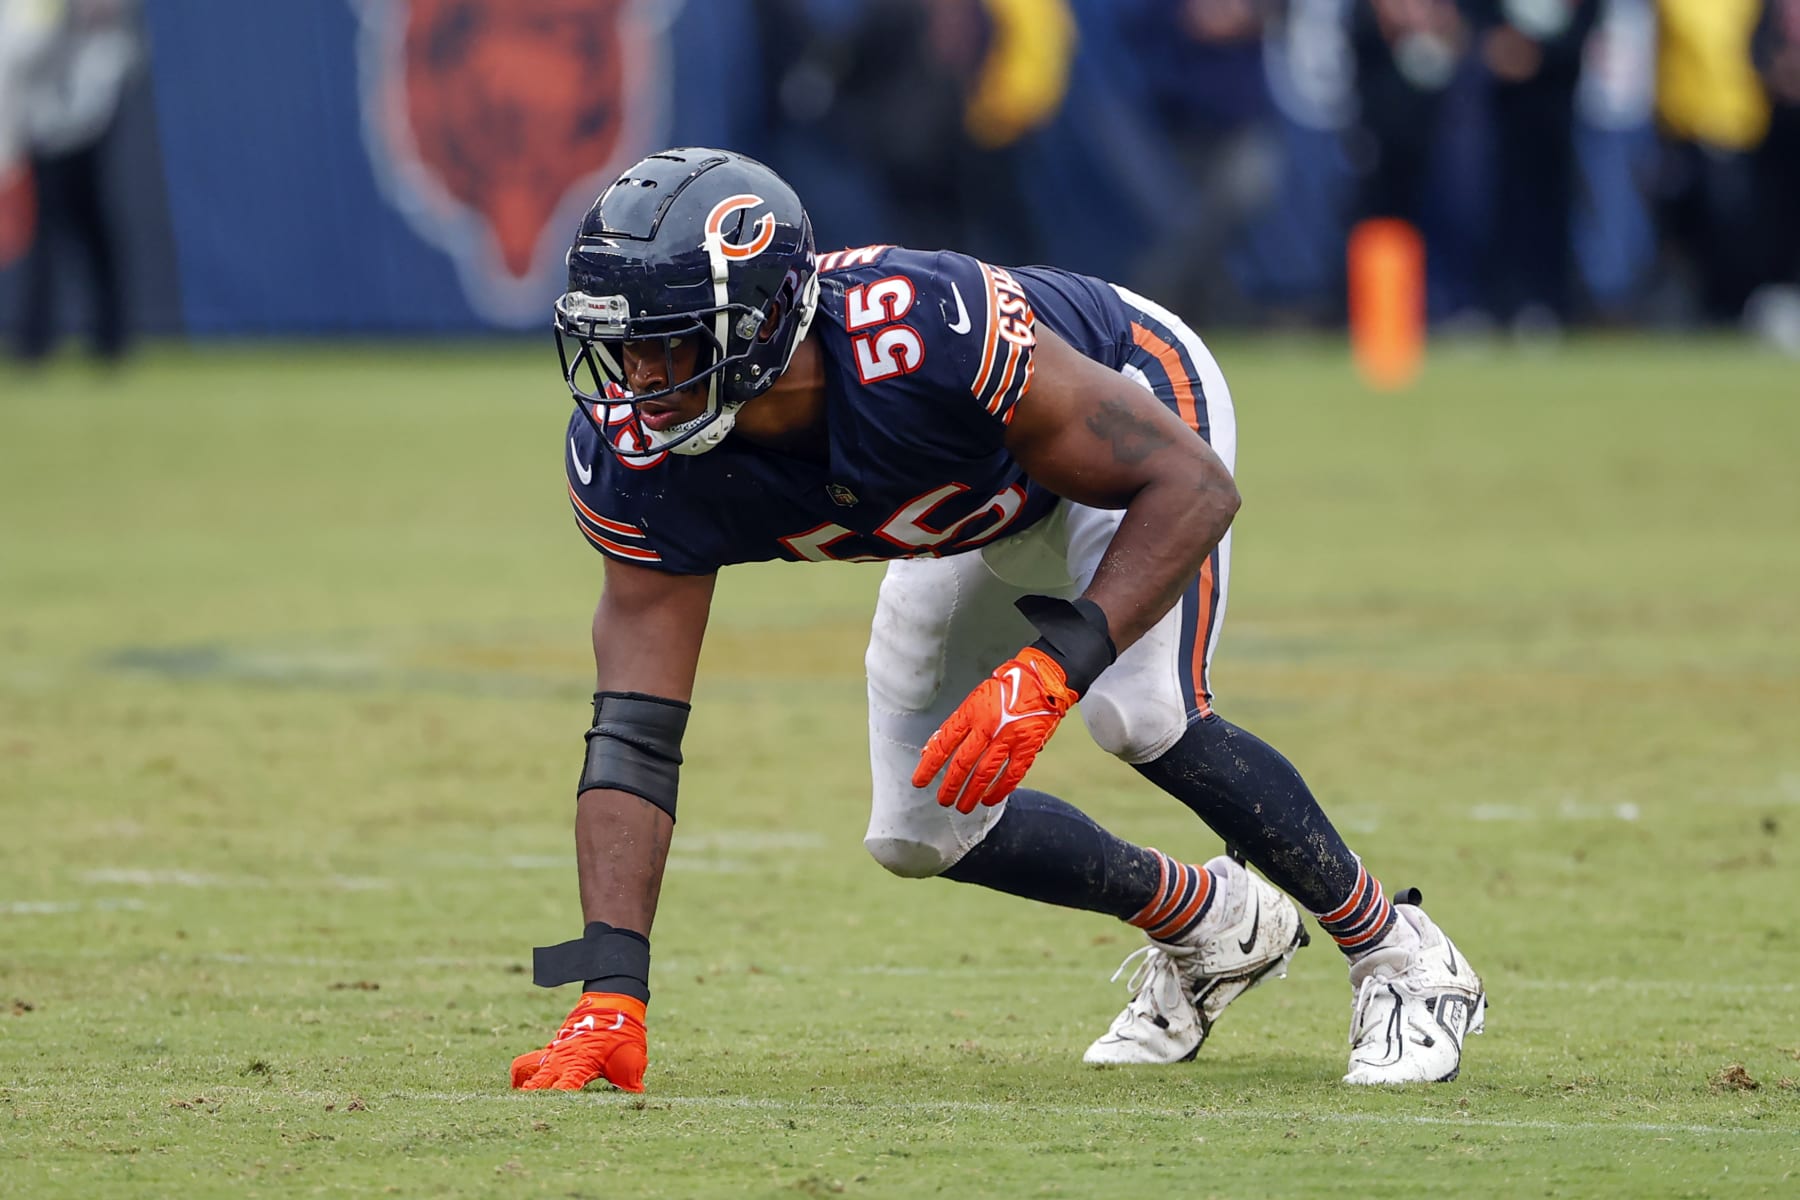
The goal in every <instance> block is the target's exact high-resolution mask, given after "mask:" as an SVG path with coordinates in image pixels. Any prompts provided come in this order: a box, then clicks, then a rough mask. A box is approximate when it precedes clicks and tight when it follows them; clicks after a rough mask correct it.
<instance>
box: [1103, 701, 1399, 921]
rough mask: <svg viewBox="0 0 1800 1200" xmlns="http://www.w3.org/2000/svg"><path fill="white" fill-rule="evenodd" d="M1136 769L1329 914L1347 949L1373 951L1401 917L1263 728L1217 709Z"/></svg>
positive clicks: (1319, 912) (1311, 907) (1314, 908)
mask: <svg viewBox="0 0 1800 1200" xmlns="http://www.w3.org/2000/svg"><path fill="white" fill-rule="evenodd" d="M1137 769H1138V771H1139V772H1140V773H1141V774H1142V775H1143V776H1144V778H1146V779H1148V780H1149V781H1150V782H1151V783H1154V784H1155V785H1156V786H1157V787H1159V788H1161V789H1162V790H1163V791H1165V792H1168V793H1169V794H1170V795H1171V796H1174V797H1175V798H1176V799H1177V800H1180V801H1181V802H1182V803H1183V804H1185V805H1187V806H1188V807H1189V808H1191V809H1193V810H1194V812H1195V813H1196V814H1197V815H1198V816H1199V817H1200V819H1201V820H1202V821H1205V822H1206V823H1207V825H1209V826H1211V827H1212V829H1213V831H1214V832H1215V833H1217V834H1218V835H1219V836H1220V837H1222V838H1224V839H1225V841H1226V843H1227V844H1228V845H1231V846H1234V847H1236V848H1237V850H1238V851H1239V852H1240V853H1242V854H1243V856H1244V857H1245V858H1247V859H1249V860H1250V861H1251V862H1252V863H1255V864H1256V866H1257V867H1258V868H1260V869H1261V871H1262V873H1263V874H1264V875H1266V876H1268V877H1269V882H1271V883H1273V884H1274V885H1275V886H1276V887H1278V888H1280V889H1281V890H1282V891H1284V892H1286V893H1288V895H1290V896H1292V897H1293V898H1294V899H1295V900H1297V901H1299V903H1300V904H1301V905H1302V906H1303V907H1304V908H1306V909H1307V911H1309V912H1311V913H1312V914H1313V915H1314V916H1317V917H1320V918H1321V922H1322V924H1323V925H1324V927H1325V931H1326V932H1327V933H1329V934H1331V935H1332V937H1333V938H1335V939H1337V941H1338V945H1339V947H1340V948H1341V949H1342V950H1343V951H1344V952H1345V953H1346V954H1353V953H1356V952H1359V951H1361V950H1365V949H1368V948H1369V947H1370V946H1372V945H1373V944H1374V943H1376V942H1378V941H1380V940H1381V936H1382V934H1384V933H1386V932H1387V929H1388V927H1389V926H1390V925H1391V924H1392V923H1393V919H1394V918H1393V910H1392V908H1391V906H1390V905H1389V904H1388V902H1387V901H1386V900H1385V899H1384V898H1383V897H1382V895H1381V885H1380V884H1379V883H1376V882H1375V881H1374V879H1373V878H1372V877H1371V876H1370V875H1369V874H1368V873H1367V872H1366V871H1364V870H1363V868H1362V863H1361V862H1360V861H1358V859H1357V857H1356V855H1354V854H1352V853H1351V852H1350V847H1348V846H1346V845H1345V844H1344V839H1343V838H1342V837H1340V836H1338V831H1337V830H1336V829H1335V828H1333V827H1332V824H1331V821H1330V819H1329V818H1327V817H1326V816H1325V813H1324V811H1323V810H1322V809H1321V808H1320V807H1319V802H1318V801H1317V800H1315V799H1313V794H1312V792H1311V790H1310V789H1308V788H1307V786H1306V781H1305V780H1304V779H1302V778H1301V777H1300V772H1298V771H1296V770H1295V769H1294V766H1293V764H1292V763H1290V762H1288V760H1287V759H1285V758H1283V757H1282V756H1281V754H1280V752H1279V751H1277V750H1276V749H1275V748H1274V747H1273V746H1270V745H1269V744H1268V743H1267V742H1265V741H1263V740H1262V739H1261V738H1259V737H1257V736H1256V735H1255V734H1253V733H1249V732H1247V731H1245V730H1242V729H1239V728H1238V727H1237V726H1236V725H1233V724H1232V723H1231V722H1229V721H1227V720H1225V719H1224V718H1223V717H1220V716H1219V715H1217V714H1216V713H1213V714H1208V715H1207V716H1205V717H1202V718H1200V719H1198V720H1196V721H1193V722H1192V723H1190V724H1189V725H1188V728H1187V732H1186V733H1185V734H1183V735H1182V737H1181V740H1180V741H1178V742H1176V743H1175V745H1174V746H1173V747H1172V748H1171V749H1170V750H1169V751H1168V752H1167V753H1166V754H1164V755H1163V756H1162V757H1161V758H1158V759H1156V760H1155V761H1154V762H1148V763H1144V764H1142V765H1141V766H1139V767H1138V768H1137ZM1371 885H1372V886H1371Z"/></svg>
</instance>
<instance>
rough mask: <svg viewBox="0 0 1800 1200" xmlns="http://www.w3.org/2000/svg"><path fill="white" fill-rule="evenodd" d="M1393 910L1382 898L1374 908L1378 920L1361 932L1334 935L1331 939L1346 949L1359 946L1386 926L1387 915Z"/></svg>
mask: <svg viewBox="0 0 1800 1200" xmlns="http://www.w3.org/2000/svg"><path fill="white" fill-rule="evenodd" d="M1393 911H1394V909H1393V906H1392V905H1391V904H1389V903H1388V902H1387V901H1386V900H1383V901H1382V902H1381V906H1380V907H1379V908H1377V909H1376V910H1375V912H1376V915H1377V916H1378V917H1379V918H1380V919H1379V920H1377V921H1375V922H1374V923H1373V924H1371V925H1370V926H1369V927H1368V928H1367V929H1365V930H1363V931H1362V932H1361V933H1358V934H1354V935H1352V936H1350V937H1337V936H1335V935H1334V936H1333V938H1332V940H1333V941H1335V942H1336V943H1337V944H1338V945H1340V946H1342V947H1343V948H1344V949H1346V950H1350V949H1353V948H1355V947H1357V946H1360V945H1362V944H1363V943H1364V942H1366V941H1369V940H1370V939H1372V938H1374V937H1376V936H1378V935H1379V934H1380V933H1381V931H1382V930H1384V929H1386V928H1387V925H1388V917H1389V916H1390V915H1392V913H1393Z"/></svg>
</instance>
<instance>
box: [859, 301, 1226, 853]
mask: <svg viewBox="0 0 1800 1200" xmlns="http://www.w3.org/2000/svg"><path fill="white" fill-rule="evenodd" d="M1115 290H1116V291H1118V292H1119V294H1120V296H1121V297H1122V298H1123V299H1124V300H1125V303H1126V305H1127V307H1128V308H1129V309H1131V310H1133V313H1132V315H1133V332H1134V334H1136V335H1137V336H1136V342H1137V347H1138V349H1137V352H1136V353H1135V354H1134V355H1133V356H1132V359H1131V361H1129V362H1127V363H1126V364H1125V366H1124V367H1123V368H1121V373H1123V374H1125V375H1127V376H1129V377H1131V378H1133V379H1136V380H1137V381H1138V382H1139V383H1142V384H1143V385H1144V386H1145V387H1148V388H1150V390H1151V391H1153V392H1155V393H1156V394H1157V395H1158V396H1159V397H1160V398H1161V399H1162V400H1163V401H1164V403H1166V404H1168V405H1169V406H1170V407H1171V408H1173V409H1175V410H1176V411H1177V412H1178V413H1180V414H1181V415H1182V416H1183V417H1184V419H1186V420H1187V421H1188V423H1189V425H1190V427H1194V426H1197V427H1198V428H1199V429H1200V430H1201V432H1202V433H1203V434H1204V435H1206V436H1207V437H1208V440H1209V441H1210V442H1211V444H1212V448H1213V450H1214V451H1215V452H1216V453H1217V454H1218V455H1219V457H1220V458H1221V459H1222V460H1224V463H1225V466H1226V468H1227V469H1232V470H1234V469H1235V464H1236V460H1237V422H1236V417H1235V414H1234V413H1233V410H1232V406H1231V392H1230V389H1229V388H1228V387H1227V386H1226V384H1225V377H1224V376H1223V375H1222V374H1221V373H1220V371H1219V367H1218V364H1217V363H1216V362H1214V361H1213V357H1212V354H1211V353H1210V352H1209V351H1208V350H1207V348H1206V346H1205V344H1204V343H1203V342H1201V340H1200V338H1199V335H1197V334H1195V333H1194V332H1193V331H1192V330H1190V329H1189V328H1188V327H1187V326H1186V325H1184V324H1182V323H1181V321H1180V320H1179V319H1178V318H1176V317H1175V316H1173V315H1172V314H1170V313H1169V312H1167V311H1166V310H1164V309H1162V308H1160V307H1158V306H1157V305H1155V304H1152V303H1151V302H1149V301H1147V300H1144V299H1143V298H1141V297H1139V296H1135V295H1133V294H1132V293H1130V292H1127V291H1125V290H1124V289H1122V288H1115ZM1123 518H1124V512H1123V511H1122V510H1111V509H1099V508H1088V507H1086V506H1085V505H1080V504H1074V503H1071V502H1069V501H1066V500H1065V501H1063V502H1062V503H1061V504H1059V505H1058V506H1057V507H1056V508H1055V509H1054V510H1053V511H1052V512H1051V513H1050V515H1049V516H1047V517H1045V518H1044V519H1043V520H1041V521H1039V522H1038V523H1037V524H1036V525H1034V526H1032V527H1031V528H1030V529H1028V530H1026V531H1025V532H1023V533H1020V534H1017V535H1015V536H1013V537H1010V538H1002V539H1000V540H999V541H996V542H994V543H992V544H990V545H988V546H984V547H982V548H981V549H979V550H975V551H971V552H969V553H967V554H958V555H953V556H951V557H947V558H904V559H896V560H895V561H893V562H892V563H890V564H889V565H888V568H887V574H886V575H885V576H884V577H883V579H882V581H881V597H880V600H879V601H878V602H877V603H876V606H875V620H874V627H873V629H872V630H871V632H870V637H869V650H868V654H867V657H866V659H865V665H866V668H867V672H868V681H869V764H870V768H871V770H872V773H873V776H874V799H873V806H872V811H871V812H870V815H869V829H868V833H867V834H866V835H865V837H864V839H863V844H864V845H865V846H867V847H868V849H869V853H870V854H872V855H874V857H875V859H876V861H877V862H879V863H881V865H882V866H884V867H886V868H887V869H888V870H890V871H892V872H894V873H895V874H897V875H906V876H913V877H923V876H930V875H937V874H939V873H941V872H942V871H944V870H946V869H947V868H949V867H950V866H952V865H953V864H955V863H956V862H957V860H959V859H960V858H962V856H963V855H964V854H966V853H968V851H969V850H970V848H971V847H973V846H974V845H975V844H976V843H977V842H979V841H981V839H982V837H983V836H984V835H985V834H986V833H987V831H988V829H989V828H990V827H992V825H993V824H994V822H995V821H998V820H999V819H1000V815H1001V813H1003V812H1004V811H1005V808H1006V805H1005V804H1004V803H1001V804H996V805H992V806H982V807H977V808H976V809H975V811H974V812H971V813H967V814H964V813H959V812H957V811H956V810H955V809H954V808H945V807H942V806H941V805H939V804H938V802H937V795H936V792H937V783H936V781H933V782H932V783H931V784H930V785H929V786H927V787H925V788H915V787H913V786H912V773H913V768H914V767H915V766H916V765H917V764H918V761H919V753H920V751H921V750H922V749H923V748H924V746H925V742H926V740H927V739H928V738H929V737H930V736H931V735H932V733H933V732H934V731H936V729H937V727H938V726H939V725H941V724H943V722H944V720H945V719H946V718H947V717H949V716H950V714H951V713H952V712H954V711H955V710H956V706H957V705H959V704H961V703H962V701H963V699H964V698H965V697H966V696H967V695H968V694H969V693H970V692H971V691H973V690H974V689H975V687H976V686H977V685H979V684H980V683H981V681H982V680H983V679H984V678H986V677H987V675H988V674H989V673H990V672H991V671H992V670H993V669H994V668H995V667H997V666H999V665H1000V664H1001V663H1003V662H1005V661H1006V660H1007V659H1009V658H1011V657H1013V656H1014V655H1016V654H1017V653H1018V652H1019V650H1020V649H1021V648H1023V647H1025V646H1028V645H1030V644H1031V643H1032V642H1033V641H1035V640H1037V636H1038V634H1037V630H1035V629H1034V628H1032V626H1031V624H1030V623H1029V622H1028V621H1026V620H1025V618H1024V617H1023V616H1021V615H1020V614H1019V611H1018V610H1017V609H1016V608H1014V607H1013V601H1014V600H1016V599H1017V598H1018V597H1019V596H1021V595H1024V594H1025V593H1027V592H1038V593H1042V594H1045V595H1051V596H1061V597H1063V598H1065V599H1073V598H1075V597H1076V596H1079V595H1080V594H1081V593H1082V591H1083V590H1084V589H1085V588H1086V587H1087V585H1088V583H1089V582H1090V581H1091V580H1092V579H1093V577H1094V571H1095V569H1096V568H1097V567H1098V566H1099V565H1100V559H1101V556H1102V555H1103V554H1104V553H1105V552H1106V548H1107V546H1108V545H1109V544H1110V543H1111V541H1112V536H1113V533H1114V531H1115V530H1117V529H1118V527H1119V524H1120V522H1121V521H1122V520H1123ZM1230 574H1231V535H1230V534H1229V533H1227V534H1226V536H1225V538H1224V540H1223V541H1221V542H1220V543H1219V547H1218V549H1217V550H1215V551H1214V553H1213V555H1212V557H1211V558H1210V559H1209V560H1208V561H1207V563H1206V565H1205V567H1204V568H1203V569H1202V570H1201V572H1200V573H1199V575H1198V576H1197V577H1196V578H1195V579H1194V580H1193V581H1192V582H1191V583H1190V584H1189V586H1188V588H1187V590H1186V591H1185V592H1184V593H1183V595H1182V598H1181V600H1180V602H1178V603H1177V604H1176V605H1175V607H1174V608H1172V609H1170V610H1169V612H1168V613H1167V614H1166V615H1165V616H1164V617H1163V619H1162V620H1161V621H1159V622H1158V623H1157V624H1156V626H1155V627H1154V628H1152V629H1151V630H1150V632H1149V633H1147V634H1145V635H1144V636H1143V637H1142V638H1141V639H1139V640H1138V641H1137V642H1136V643H1134V644H1133V645H1131V646H1130V647H1128V648H1127V649H1126V650H1125V652H1124V653H1123V654H1121V655H1120V656H1119V659H1118V661H1117V662H1115V663H1113V665H1112V666H1110V667H1108V668H1107V669H1106V671H1104V672H1103V673H1102V674H1101V676H1100V678H1099V679H1098V680H1096V681H1095V683H1094V686H1093V687H1091V688H1090V689H1089V690H1088V692H1087V694H1086V695H1085V696H1083V697H1082V698H1081V703H1080V711H1081V716H1082V720H1083V721H1084V722H1085V723H1086V725H1087V728H1088V732H1089V734H1090V735H1091V736H1092V737H1093V739H1094V741H1095V742H1096V743H1098V744H1099V745H1100V747H1101V748H1102V749H1104V750H1106V751H1107V752H1108V753H1109V754H1113V755H1116V756H1118V757H1119V758H1121V759H1123V760H1124V761H1125V762H1127V763H1133V764H1136V763H1146V762H1150V761H1152V760H1153V759H1156V758H1158V757H1160V756H1161V755H1162V754H1164V753H1165V752H1167V751H1168V749H1169V748H1170V747H1171V746H1173V745H1174V744H1175V743H1176V742H1177V741H1178V740H1180V738H1181V735H1182V734H1183V733H1184V732H1185V731H1186V730H1187V726H1188V722H1189V720H1190V719H1192V718H1193V717H1196V716H1200V715H1203V714H1205V713H1207V712H1210V711H1211V693H1210V691H1209V689H1208V685H1207V682H1206V681H1207V668H1208V665H1209V664H1210V662H1211V660H1212V652H1213V647H1214V645H1215V644H1216V643H1217V641H1218V636H1219V629H1220V626H1221V625H1222V624H1223V621H1224V616H1225V598H1226V591H1227V586H1228V584H1229V582H1230Z"/></svg>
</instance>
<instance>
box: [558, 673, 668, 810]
mask: <svg viewBox="0 0 1800 1200" xmlns="http://www.w3.org/2000/svg"><path fill="white" fill-rule="evenodd" d="M688 710H689V706H688V705H687V704H685V703H683V702H682V701H680V700H666V699H664V698H663V697H661V696H646V695H643V694H641V693H638V692H595V693H594V725H593V728H591V729H589V730H588V731H587V759H586V761H585V762H584V763H583V764H582V768H581V781H580V782H579V783H578V784H576V787H575V794H576V795H577V796H579V795H580V794H581V793H582V792H585V791H589V790H590V789H593V788H611V789H613V790H614V791H620V792H630V793H631V794H632V795H634V796H639V797H642V798H643V799H645V800H648V801H649V802H650V803H651V804H654V805H656V807H658V808H660V809H662V810H663V811H664V812H666V813H668V814H669V817H670V819H673V818H674V816H675V793H676V785H677V784H678V783H679V782H680V778H681V735H682V734H683V733H685V732H686V731H687V720H688Z"/></svg>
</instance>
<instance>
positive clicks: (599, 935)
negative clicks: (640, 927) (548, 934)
mask: <svg viewBox="0 0 1800 1200" xmlns="http://www.w3.org/2000/svg"><path fill="white" fill-rule="evenodd" d="M576 980H580V981H581V984H582V988H581V990H582V991H584V992H614V993H616V994H618V995H621V996H632V997H635V998H636V999H639V1000H642V1001H643V1002H644V1003H646V1004H648V1003H649V1002H650V939H649V938H647V937H645V936H644V935H643V934H641V933H638V932H637V931H636V930H632V929H615V928H614V927H613V926H611V925H608V924H607V923H606V922H605V921H590V922H589V923H588V927H587V929H586V930H584V931H583V932H582V935H581V936H580V937H578V938H576V939H575V940H574V941H572V942H562V943H560V944H558V945H555V946H539V947H537V948H536V949H534V950H533V951H532V952H531V982H533V983H535V984H537V985H538V986H539V987H547V988H548V987H561V986H562V985H563V984H565V983H574V982H575V981H576Z"/></svg>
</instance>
